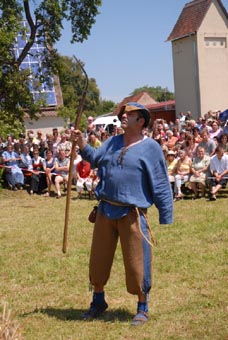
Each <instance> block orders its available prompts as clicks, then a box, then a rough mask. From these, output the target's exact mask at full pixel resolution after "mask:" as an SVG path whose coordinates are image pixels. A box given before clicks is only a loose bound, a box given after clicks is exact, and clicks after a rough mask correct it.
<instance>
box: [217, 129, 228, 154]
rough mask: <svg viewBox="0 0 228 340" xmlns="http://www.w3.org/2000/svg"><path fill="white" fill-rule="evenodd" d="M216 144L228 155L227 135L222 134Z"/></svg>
mask: <svg viewBox="0 0 228 340" xmlns="http://www.w3.org/2000/svg"><path fill="white" fill-rule="evenodd" d="M218 142H219V144H221V145H222V146H223V147H224V152H225V153H228V134H227V133H222V134H221V135H220V137H219V139H218Z"/></svg>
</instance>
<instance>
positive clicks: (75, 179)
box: [73, 145, 82, 184]
mask: <svg viewBox="0 0 228 340" xmlns="http://www.w3.org/2000/svg"><path fill="white" fill-rule="evenodd" d="M78 151H79V147H78V146H77V145H76V147H75V156H74V163H73V184H76V182H77V176H76V173H77V165H78V163H79V162H81V160H82V157H81V155H80V154H79V152H78Z"/></svg>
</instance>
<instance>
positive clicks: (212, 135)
mask: <svg viewBox="0 0 228 340" xmlns="http://www.w3.org/2000/svg"><path fill="white" fill-rule="evenodd" d="M211 127H212V129H211V130H210V131H209V134H210V138H211V139H213V138H215V137H219V135H221V133H222V129H221V128H220V126H219V124H218V122H217V121H216V120H214V121H213V122H212V125H211Z"/></svg>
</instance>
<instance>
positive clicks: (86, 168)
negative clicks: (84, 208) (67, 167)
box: [76, 159, 92, 198]
mask: <svg viewBox="0 0 228 340" xmlns="http://www.w3.org/2000/svg"><path fill="white" fill-rule="evenodd" d="M91 175H92V170H91V166H90V163H89V162H87V161H86V160H84V159H82V160H81V161H80V162H79V163H78V164H77V172H76V177H77V183H76V189H77V192H78V197H79V198H81V195H82V191H83V190H84V189H85V186H86V189H87V190H88V191H89V195H90V197H91V195H92V180H91V177H90V176H91Z"/></svg>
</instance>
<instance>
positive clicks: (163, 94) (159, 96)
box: [131, 85, 174, 102]
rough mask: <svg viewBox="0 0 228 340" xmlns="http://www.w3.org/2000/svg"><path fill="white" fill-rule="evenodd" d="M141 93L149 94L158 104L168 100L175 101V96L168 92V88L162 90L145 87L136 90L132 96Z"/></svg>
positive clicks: (157, 87)
mask: <svg viewBox="0 0 228 340" xmlns="http://www.w3.org/2000/svg"><path fill="white" fill-rule="evenodd" d="M140 92H147V93H149V95H150V96H151V97H153V98H154V100H156V101H157V102H165V101H167V100H172V99H174V94H173V93H172V92H170V91H169V90H168V88H167V87H166V88H162V87H161V86H156V87H149V86H148V85H145V86H143V87H140V88H137V89H135V90H134V91H133V92H132V93H131V95H136V94H138V93H140Z"/></svg>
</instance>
